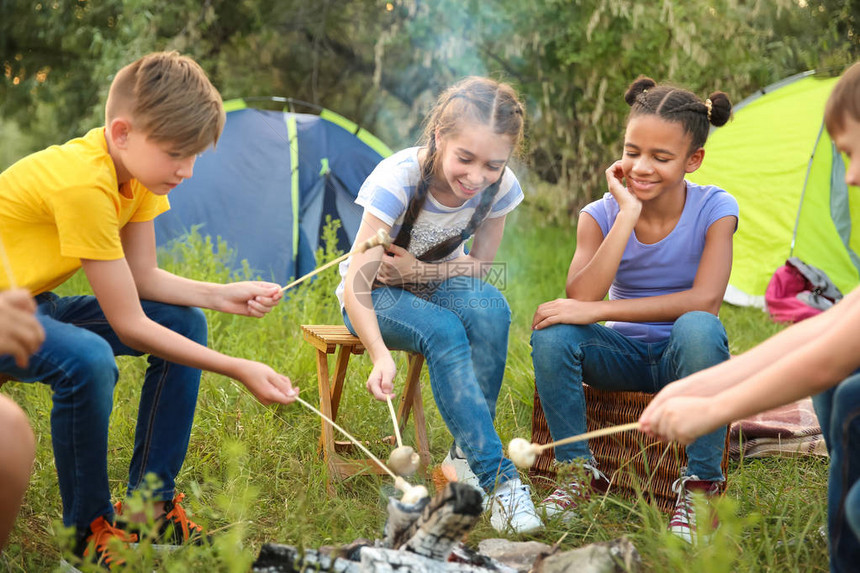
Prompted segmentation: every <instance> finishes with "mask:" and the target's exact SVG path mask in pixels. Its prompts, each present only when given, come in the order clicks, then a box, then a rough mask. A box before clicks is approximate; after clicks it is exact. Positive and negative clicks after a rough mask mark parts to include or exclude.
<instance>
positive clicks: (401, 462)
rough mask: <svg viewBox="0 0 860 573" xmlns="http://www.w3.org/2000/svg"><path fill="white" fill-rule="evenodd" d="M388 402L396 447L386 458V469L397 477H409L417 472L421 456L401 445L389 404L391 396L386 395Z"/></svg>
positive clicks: (396, 424)
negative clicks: (390, 470) (392, 471)
mask: <svg viewBox="0 0 860 573" xmlns="http://www.w3.org/2000/svg"><path fill="white" fill-rule="evenodd" d="M385 398H386V402H388V411H389V412H390V413H391V422H392V424H394V437H395V438H397V447H396V448H394V451H392V452H391V455H389V456H388V467H389V468H391V469H392V470H394V473H396V474H397V475H399V476H411V475H412V474H414V473H415V472H416V471H418V464H419V463H420V462H421V456H419V455H418V454H416V453H415V450H413V449H412V448H411V447H409V446H404V445H403V438H402V437H401V435H400V425H399V424H398V423H397V414H395V413H394V404H392V403H391V396H390V395H386V396H385Z"/></svg>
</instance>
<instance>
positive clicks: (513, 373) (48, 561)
mask: <svg viewBox="0 0 860 573" xmlns="http://www.w3.org/2000/svg"><path fill="white" fill-rule="evenodd" d="M332 233H333V230H332V229H331V228H329V231H328V234H329V236H330V237H331V236H332ZM574 242H575V234H574V232H573V230H572V229H571V228H560V227H545V226H543V225H542V224H541V220H540V217H539V216H538V215H537V214H535V213H530V212H528V211H527V210H526V209H525V208H521V209H519V210H518V211H517V212H515V214H514V215H512V216H511V217H510V219H509V223H508V232H507V233H506V235H505V239H504V242H503V244H502V247H501V249H500V253H499V256H498V260H499V261H500V262H502V263H504V267H503V268H504V273H503V274H502V275H500V276H498V277H497V284H498V285H499V286H500V287H501V288H502V289H503V292H504V293H505V295H506V296H507V298H508V300H509V301H510V304H511V308H512V312H513V325H512V328H511V336H510V344H509V356H508V368H507V372H506V379H505V380H506V381H505V386H504V388H503V390H502V395H501V397H500V400H499V404H498V416H497V428H498V431H499V434H500V435H501V437H502V441H503V443H507V441H508V440H510V439H511V438H513V437H529V434H530V427H531V404H532V393H533V388H534V386H533V373H532V366H531V357H530V348H529V342H528V341H529V332H530V324H531V317H532V314H533V312H534V309H535V307H536V306H537V305H538V304H539V303H541V302H543V301H546V300H550V299H552V298H556V297H559V296H563V291H564V277H565V275H566V272H567V267H568V264H569V262H570V256H571V254H572V252H573V247H574ZM330 244H331V243H330ZM213 250H214V254H213ZM321 255H322V258H323V259H324V260H330V259H332V258H334V257H335V256H336V253H335V252H333V251H332V250H331V249H329V251H328V252H326V253H321ZM229 256H230V252H229V250H228V249H227V247H226V246H225V245H223V244H220V243H218V242H217V241H216V242H215V244H213V242H212V241H211V240H209V239H203V238H201V237H200V236H199V235H196V234H194V235H192V236H190V237H189V238H188V239H187V240H186V241H184V242H182V243H179V244H177V245H176V246H175V247H174V248H173V249H172V250H171V251H170V252H168V253H166V254H164V255H163V257H162V261H161V262H162V266H163V267H164V268H167V269H169V270H171V271H173V272H176V273H177V274H181V275H183V276H189V277H193V278H197V279H202V280H210V281H216V282H224V281H229V280H233V279H236V278H244V276H247V275H248V274H249V273H247V271H246V272H245V273H240V274H239V276H236V275H235V274H234V273H231V271H230V270H229V269H228V267H227V266H226V265H225V261H226V260H228V259H229ZM337 281H338V277H337V272H336V271H334V270H332V271H328V272H326V273H323V274H322V275H321V276H320V277H319V278H318V280H316V281H314V282H312V283H310V284H305V285H303V286H301V287H299V288H297V289H296V290H295V291H294V292H292V294H291V296H290V298H289V300H287V301H285V303H283V304H281V305H279V307H278V308H277V309H275V310H274V311H273V312H272V313H270V314H269V315H268V316H266V317H265V318H263V319H260V320H257V319H251V318H243V317H236V316H230V315H224V314H218V313H214V312H209V311H207V316H208V318H209V325H210V346H212V347H213V348H215V349H217V350H220V351H222V352H225V353H228V354H232V355H236V356H241V357H245V358H251V359H256V360H261V361H263V362H266V363H268V364H270V365H271V366H273V367H274V368H275V369H277V370H279V371H281V372H283V373H285V374H287V375H288V376H290V378H291V379H292V381H293V383H294V384H296V385H297V386H299V387H300V388H301V389H302V395H303V396H304V397H305V399H307V400H309V401H311V402H312V403H313V402H316V401H317V400H318V394H317V384H316V369H315V361H314V352H313V350H312V349H311V347H310V346H309V345H307V344H306V343H304V342H303V339H302V336H301V329H300V325H301V324H308V323H338V322H339V321H340V313H339V309H338V308H337V302H336V299H335V298H334V296H333V294H332V293H333V291H334V288H335V286H336V284H337ZM87 290H88V289H87V285H86V282H85V280H84V278H83V277H82V276H76V277H74V278H73V279H72V281H70V282H69V283H67V284H66V285H64V287H63V289H62V292H63V293H66V294H69V293H73V292H76V293H77V292H85V291H87ZM722 318H723V320H724V322H725V324H726V328H727V330H728V331H729V336H730V339H731V349H732V352H734V353H738V352H742V351H744V350H746V349H747V348H749V347H751V346H753V345H754V344H756V343H757V342H759V341H761V340H763V339H764V338H766V337H768V336H770V335H771V334H773V333H774V332H775V331H776V330H778V327H776V326H775V325H773V324H772V323H771V322H770V320H769V319H768V318H767V316H765V315H764V314H763V313H761V312H760V311H756V310H751V309H740V308H732V307H724V308H723V311H722ZM398 359H401V358H398ZM119 363H120V372H121V374H120V381H119V384H118V386H117V389H116V393H115V407H114V412H113V416H112V418H111V431H110V438H109V444H110V451H109V473H110V478H111V487H112V490H113V495H114V497H115V498H116V499H120V498H121V497H122V496H123V494H124V491H125V480H126V476H127V471H128V463H129V459H130V456H131V450H132V445H133V432H134V425H135V420H136V415H137V402H138V399H139V387H140V381H141V380H142V379H143V372H144V370H145V367H146V362H145V360H144V359H143V358H120V359H119ZM369 371H370V362H369V360H368V359H367V357H366V356H361V357H354V358H353V359H352V362H351V365H350V370H349V372H348V379H347V385H346V386H347V388H346V391H345V397H344V399H343V400H344V401H343V408H342V410H341V412H340V414H339V419H340V420H342V422H343V424H344V425H345V426H346V427H347V428H349V429H351V430H352V431H353V432H354V433H355V434H356V435H358V436H361V437H363V438H366V439H368V440H375V439H377V438H378V437H382V436H385V435H388V434H390V421H389V418H388V412H387V408H386V406H385V404H382V403H379V402H376V401H374V400H372V399H371V398H370V397H369V395H368V394H367V392H366V391H365V390H364V380H365V379H366V376H367V374H368V373H369ZM400 371H401V372H404V371H405V365H403V364H402V365H401V370H400ZM422 376H423V380H424V381H425V384H424V387H425V392H424V401H425V409H426V411H427V418H428V429H429V432H430V441H431V448H432V452H431V454H432V456H433V461H434V463H438V462H440V461H441V460H442V458H443V457H444V455H445V453H446V451H447V449H448V447H449V446H450V443H451V437H450V434H448V432H447V430H446V428H445V426H444V423H443V422H442V421H441V419H440V417H439V415H438V412H437V411H436V408H435V406H434V405H433V399H432V396H431V395H430V392H429V390H427V388H429V384H427V383H426V376H427V373H426V369H425V371H424V373H423V374H422ZM401 383H402V379H401ZM4 392H6V393H8V394H9V395H10V396H12V397H13V398H14V399H15V400H16V401H17V402H18V403H19V404H21V405H22V407H23V408H24V409H25V410H26V411H27V412H28V414H29V416H30V420H31V423H32V425H33V428H34V430H35V433H36V436H37V439H38V452H37V460H36V466H35V469H34V472H33V477H32V481H31V485H30V488H29V491H28V493H27V497H26V499H25V502H24V507H23V509H22V511H21V514H20V516H19V519H18V522H17V525H16V528H15V530H14V532H13V534H12V537H11V541H10V545H9V546H8V547H7V549H6V551H5V552H4V553H3V555H2V556H0V568H5V570H8V571H27V572H33V571H50V570H52V569H53V568H54V567H56V565H57V564H58V562H59V558H60V547H61V546H62V545H63V543H64V541H63V540H64V539H67V538H68V534H69V532H67V531H64V530H63V528H62V526H61V503H60V497H59V491H58V488H57V479H56V472H55V469H54V465H53V455H52V451H51V440H50V424H49V415H50V409H51V399H50V390H49V389H48V388H47V387H45V386H43V385H41V384H9V385H7V386H6V387H4ZM319 430H320V421H319V420H318V419H317V418H316V417H315V416H314V415H313V414H311V413H310V412H308V411H306V410H305V409H303V408H302V407H300V406H298V405H293V406H291V407H263V406H261V405H259V404H258V403H257V402H256V401H255V400H254V399H253V397H251V396H250V395H249V394H248V393H247V392H246V391H245V390H244V389H243V388H242V387H240V385H239V384H238V383H236V382H233V381H231V380H229V379H227V378H224V377H222V376H218V375H215V374H211V373H204V374H203V380H202V384H201V392H200V399H199V402H198V407H197V415H196V418H195V425H194V430H193V432H192V435H191V443H190V446H189V451H188V456H187V459H186V462H185V465H184V466H183V469H182V472H181V473H180V475H179V477H178V479H177V486H178V488H179V490H180V491H184V492H186V494H187V496H188V497H187V498H186V503H187V505H188V506H189V507H190V508H191V510H192V512H193V513H194V520H195V521H197V522H198V523H201V524H202V525H204V527H206V528H207V529H208V530H210V531H213V532H214V534H215V539H216V542H215V544H214V546H213V547H205V548H189V549H187V550H183V551H180V552H176V553H174V554H171V555H167V556H162V555H156V554H155V553H154V552H153V551H152V550H151V549H147V547H146V546H145V545H144V547H143V548H141V549H140V550H138V551H136V552H134V553H131V552H129V553H128V554H127V558H128V559H129V562H130V563H131V567H130V570H135V571H151V570H153V569H159V570H165V571H176V572H179V571H231V572H239V571H247V569H248V568H249V565H250V563H252V562H253V560H254V557H255V555H256V554H257V552H258V551H259V548H260V546H261V545H262V543H264V542H267V541H272V542H280V543H288V544H291V545H296V546H300V547H319V546H321V545H337V544H343V543H348V542H350V541H352V540H354V539H356V538H358V537H366V538H375V537H380V536H381V528H382V524H383V522H384V519H385V495H384V493H385V492H386V491H387V490H389V489H390V486H389V485H388V484H387V480H385V479H383V478H380V477H376V476H356V477H353V478H351V479H348V480H346V481H344V482H341V483H337V484H335V491H336V493H335V495H333V496H332V495H329V494H328V492H327V491H326V487H325V485H326V470H325V467H324V465H323V464H322V462H321V459H320V457H319V453H318V449H317V444H318V439H319ZM404 439H405V440H406V441H407V442H410V441H411V440H412V435H411V434H410V433H409V432H407V434H406V436H404ZM376 449H377V450H378V453H380V454H381V455H387V450H386V448H385V447H383V446H376ZM826 473H827V463H826V460H820V459H811V458H803V459H789V458H779V459H777V458H770V459H763V460H743V461H741V462H739V463H732V464H731V465H730V469H729V483H728V490H727V495H726V496H725V498H724V499H723V500H722V502H721V503H720V504H719V511H720V515H721V520H722V527H721V528H720V529H719V530H718V531H717V532H716V533H715V535H714V537H713V539H712V540H711V542H710V543H709V544H705V545H701V546H698V547H689V546H686V545H685V544H683V543H682V542H680V541H678V540H677V539H675V538H674V537H672V536H671V535H668V534H667V533H666V531H665V528H666V520H667V518H666V516H665V515H663V514H661V513H660V512H659V511H657V510H656V509H654V508H653V507H651V506H649V505H648V504H646V503H645V502H642V501H639V502H632V501H630V500H627V499H623V498H618V497H616V496H608V497H603V498H595V499H593V500H592V501H591V502H590V503H589V505H588V506H587V507H584V508H583V510H582V514H583V518H582V519H580V520H578V521H575V522H574V523H572V524H563V523H560V522H555V521H553V522H550V523H549V524H548V525H547V528H546V530H545V531H543V532H541V533H540V534H538V535H535V536H533V537H525V536H524V537H519V538H518V539H535V540H538V541H543V542H546V543H550V544H552V543H555V542H557V541H558V540H559V539H561V538H562V537H563V536H565V534H567V535H566V536H565V537H564V539H563V541H562V542H561V546H562V548H573V547H577V546H580V545H582V544H585V543H590V542H594V541H601V540H608V539H613V538H616V537H619V536H622V535H626V536H628V537H630V538H631V539H632V541H633V542H634V544H635V545H636V547H637V548H638V550H639V552H640V553H641V555H642V557H643V561H644V564H645V567H646V569H647V570H651V571H706V572H708V571H710V572H722V571H768V570H772V571H826V570H827V550H826V543H825V541H824V540H823V539H822V538H821V536H820V535H819V533H818V529H819V527H820V526H821V525H823V524H824V521H825V494H826ZM495 536H497V534H496V532H495V531H493V529H492V528H491V527H490V525H489V521H488V520H487V519H483V520H482V521H481V522H480V523H479V525H478V526H477V527H476V529H475V530H474V531H473V532H472V533H471V534H470V536H469V542H470V543H473V544H477V542H478V541H480V540H481V539H484V538H487V537H495Z"/></svg>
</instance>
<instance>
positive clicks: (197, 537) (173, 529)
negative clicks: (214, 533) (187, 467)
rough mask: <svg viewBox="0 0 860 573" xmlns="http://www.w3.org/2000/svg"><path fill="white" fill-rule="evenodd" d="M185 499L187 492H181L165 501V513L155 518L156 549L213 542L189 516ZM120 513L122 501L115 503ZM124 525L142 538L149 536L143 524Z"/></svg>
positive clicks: (153, 541)
mask: <svg viewBox="0 0 860 573" xmlns="http://www.w3.org/2000/svg"><path fill="white" fill-rule="evenodd" d="M183 499H185V494H184V493H180V494H178V495H177V496H176V497H175V498H173V499H172V500H168V501H165V502H164V515H162V516H160V517H158V518H157V519H156V520H155V525H156V529H155V532H154V534H153V535H152V544H153V547H154V548H155V549H177V548H179V547H181V546H183V545H204V544H209V543H210V542H211V538H210V536H209V535H207V534H206V533H204V531H203V528H202V527H201V526H199V525H198V524H196V523H194V522H193V521H191V520H190V519H189V518H188V514H187V513H186V512H185V508H184V507H182V505H180V503H181V502H182V500H183ZM114 509H115V510H116V512H117V514H118V515H121V514H122V510H123V507H122V502H121V501H118V502H116V504H114ZM123 527H124V528H125V529H126V530H127V531H133V532H135V533H136V534H137V536H138V537H140V538H146V537H148V536H147V535H146V533H145V532H144V531H143V527H142V524H138V523H133V522H130V521H128V522H125V523H123Z"/></svg>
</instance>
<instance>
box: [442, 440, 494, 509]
mask: <svg viewBox="0 0 860 573" xmlns="http://www.w3.org/2000/svg"><path fill="white" fill-rule="evenodd" d="M442 465H443V466H451V467H452V468H454V471H455V472H457V481H458V482H460V483H465V484H468V485H470V486H472V487H474V488H475V489H477V490H479V491H480V492H481V495H483V496H484V497H485V498H486V494H485V493H484V488H482V487H481V482H480V481H479V480H478V476H476V475H475V472H473V471H472V468H470V467H469V462H468V461H466V454H464V453H463V450H461V449H460V448H458V447H457V446H456V444H452V445H451V449H450V450H448V455H447V456H445V459H444V460H442Z"/></svg>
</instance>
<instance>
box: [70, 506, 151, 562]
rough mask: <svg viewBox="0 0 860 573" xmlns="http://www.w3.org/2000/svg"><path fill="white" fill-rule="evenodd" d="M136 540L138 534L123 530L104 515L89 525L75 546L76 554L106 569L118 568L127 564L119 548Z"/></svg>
mask: <svg viewBox="0 0 860 573" xmlns="http://www.w3.org/2000/svg"><path fill="white" fill-rule="evenodd" d="M135 542H137V535H135V534H133V533H128V532H127V531H123V530H122V529H120V528H119V527H117V526H116V525H114V524H113V523H112V522H110V521H108V520H107V519H106V518H105V516H103V515H102V516H101V517H97V518H96V519H94V520H93V522H92V523H91V524H90V525H89V527H88V528H87V534H86V536H85V537H84V538H83V539H81V540H80V541H79V542H78V546H77V547H76V548H75V554H76V555H77V556H78V557H80V558H81V559H83V560H84V561H90V562H92V563H97V564H99V565H100V566H102V567H103V568H105V569H108V570H111V569H114V568H117V569H118V568H120V567H122V566H123V565H125V560H124V559H123V558H122V557H120V556H119V555H118V554H117V549H120V548H122V547H128V546H129V544H131V543H135Z"/></svg>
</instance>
